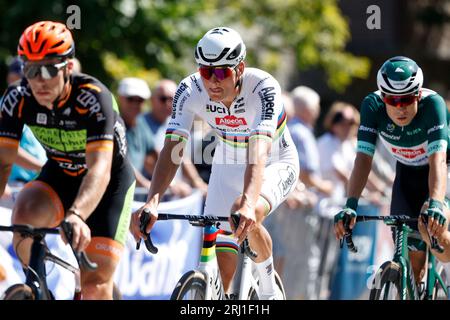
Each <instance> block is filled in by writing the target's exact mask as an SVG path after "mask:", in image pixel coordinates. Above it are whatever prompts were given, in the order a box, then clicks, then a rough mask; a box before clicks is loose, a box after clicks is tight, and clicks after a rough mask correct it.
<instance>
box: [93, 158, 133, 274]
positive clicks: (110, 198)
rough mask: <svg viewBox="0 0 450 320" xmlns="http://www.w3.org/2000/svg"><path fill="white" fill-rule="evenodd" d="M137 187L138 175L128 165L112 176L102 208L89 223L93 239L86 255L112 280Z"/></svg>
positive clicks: (124, 239)
mask: <svg viewBox="0 0 450 320" xmlns="http://www.w3.org/2000/svg"><path fill="white" fill-rule="evenodd" d="M134 188H135V178H134V172H133V169H132V167H131V166H130V165H129V164H128V162H126V163H125V164H124V165H123V166H122V167H121V168H120V169H119V170H117V171H116V172H115V173H113V174H112V176H111V181H110V183H109V184H108V187H107V188H106V191H105V193H104V195H103V197H102V199H101V200H100V203H99V205H98V206H97V208H96V209H95V210H94V212H93V213H92V214H91V215H90V216H89V218H88V219H87V220H86V223H87V225H88V226H89V228H90V230H91V237H92V240H91V242H90V244H89V246H88V247H87V248H86V253H87V254H88V255H89V257H91V258H92V259H93V260H94V261H96V262H98V263H99V262H100V263H101V265H99V272H100V273H105V275H107V276H109V277H110V276H112V273H113V272H114V269H115V267H116V265H117V263H118V261H119V259H120V256H121V254H122V251H123V248H124V245H125V242H126V240H127V236H128V230H129V225H130V218H131V206H132V201H133V194H134Z"/></svg>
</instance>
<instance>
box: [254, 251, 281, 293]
mask: <svg viewBox="0 0 450 320" xmlns="http://www.w3.org/2000/svg"><path fill="white" fill-rule="evenodd" d="M255 264H256V269H257V270H258V274H259V293H260V295H261V297H262V298H263V299H264V297H268V296H273V295H275V293H276V287H277V284H276V282H275V269H274V267H273V257H272V256H270V257H269V258H268V259H267V260H265V261H263V262H259V263H255Z"/></svg>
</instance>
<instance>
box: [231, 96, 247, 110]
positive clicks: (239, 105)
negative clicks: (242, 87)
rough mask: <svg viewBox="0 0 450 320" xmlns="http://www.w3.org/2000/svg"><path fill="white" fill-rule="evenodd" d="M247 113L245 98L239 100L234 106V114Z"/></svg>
mask: <svg viewBox="0 0 450 320" xmlns="http://www.w3.org/2000/svg"><path fill="white" fill-rule="evenodd" d="M244 112H245V103H244V98H239V99H238V100H237V101H236V104H235V105H234V113H244Z"/></svg>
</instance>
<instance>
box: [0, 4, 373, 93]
mask: <svg viewBox="0 0 450 320" xmlns="http://www.w3.org/2000/svg"><path fill="white" fill-rule="evenodd" d="M72 4H73V2H71V1H54V0H40V1H29V0H15V1H6V0H0V12H2V19H1V20H0V61H6V59H7V57H10V56H11V55H13V54H14V53H15V50H16V46H17V42H18V39H19V37H20V35H21V33H22V31H23V30H24V29H25V28H26V26H28V25H30V24H32V23H34V22H36V21H39V20H56V21H60V22H66V21H67V20H68V19H69V17H70V14H69V13H67V12H66V10H67V8H68V7H69V6H70V5H72ZM76 5H78V6H79V8H80V9H81V10H80V11H81V17H80V20H81V28H80V29H79V30H77V29H73V34H74V38H75V42H76V55H77V57H78V58H79V59H80V61H81V63H82V66H83V71H84V72H86V73H90V74H92V75H94V76H96V77H98V78H99V79H101V80H102V81H104V82H105V83H106V84H108V85H112V84H114V83H116V80H117V79H120V78H122V77H124V76H140V77H143V78H145V79H146V80H147V81H148V82H149V84H150V85H153V84H154V83H155V82H156V81H157V80H158V79H160V78H161V77H168V78H172V79H174V80H176V81H179V80H181V79H182V78H183V77H184V76H186V75H188V74H189V73H191V72H193V71H194V70H195V65H194V59H193V52H194V47H195V44H196V43H197V41H198V40H199V39H200V37H201V36H202V35H203V34H204V33H205V32H206V31H207V30H208V29H210V28H212V27H215V26H219V25H227V26H231V27H234V28H236V29H237V30H238V31H239V32H240V33H241V35H242V37H243V39H244V41H245V42H246V44H247V47H248V55H247V56H248V58H247V64H248V65H251V66H256V67H259V68H262V69H266V70H267V71H269V72H274V71H275V70H277V68H278V67H279V66H281V65H282V64H283V61H284V58H283V57H285V55H286V54H291V55H293V56H295V61H296V64H297V65H296V66H292V67H289V70H297V69H298V70H305V69H308V68H311V67H317V66H318V67H321V68H323V69H324V70H325V72H326V74H327V77H328V85H329V86H330V87H331V88H333V89H334V90H336V91H339V92H341V91H343V90H344V89H345V87H346V86H348V85H349V84H350V83H351V81H352V79H353V78H365V77H367V75H368V72H369V67H370V63H369V60H368V59H367V58H364V57H356V56H353V55H352V54H350V53H348V52H346V51H345V45H346V43H347V42H348V41H349V40H350V39H349V38H350V34H349V29H348V23H347V21H346V20H345V18H344V17H343V16H342V14H341V12H340V10H339V7H338V5H337V0H283V1H279V0H245V1H238V0H231V1H230V0H229V1H223V0H183V1H177V0H165V1H164V0H96V1H92V0H82V1H77V3H76ZM72 18H73V17H72ZM2 68H3V70H4V66H2ZM3 70H1V71H3ZM2 73H3V72H2ZM3 74H4V73H3Z"/></svg>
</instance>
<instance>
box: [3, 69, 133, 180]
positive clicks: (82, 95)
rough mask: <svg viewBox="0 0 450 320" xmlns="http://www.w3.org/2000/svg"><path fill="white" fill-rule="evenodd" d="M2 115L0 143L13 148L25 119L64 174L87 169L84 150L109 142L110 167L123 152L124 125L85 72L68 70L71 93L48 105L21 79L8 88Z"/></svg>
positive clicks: (113, 103)
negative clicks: (51, 106) (50, 107)
mask: <svg viewBox="0 0 450 320" xmlns="http://www.w3.org/2000/svg"><path fill="white" fill-rule="evenodd" d="M1 114H2V117H1V118H0V146H7V147H8V146H10V147H13V148H16V147H17V145H18V144H19V140H20V138H21V135H22V129H23V126H24V124H26V125H27V126H29V127H30V129H31V130H32V132H33V134H34V135H35V137H36V138H37V139H38V140H39V142H40V143H41V144H42V146H43V147H44V148H45V150H46V152H47V157H48V159H49V161H51V162H55V163H56V164H58V166H59V168H61V169H62V170H63V172H64V173H66V174H68V175H71V176H77V175H81V174H82V173H83V172H84V171H85V170H86V168H87V167H86V151H91V150H99V149H104V148H111V147H113V163H112V168H113V172H114V170H115V169H116V168H119V167H120V166H121V164H122V162H123V159H124V158H125V157H126V140H125V126H124V123H123V120H122V119H121V118H120V116H119V109H118V106H117V102H116V101H115V99H114V96H113V95H112V94H111V92H110V91H109V90H108V89H107V88H106V87H105V86H104V85H103V84H102V83H101V82H100V81H98V80H97V79H95V78H94V77H91V76H89V75H86V74H73V75H71V76H70V89H69V93H68V94H67V95H66V96H65V97H64V98H63V99H61V100H59V101H58V102H56V103H55V105H54V107H53V109H52V110H49V109H48V108H47V107H44V106H41V105H40V104H39V103H38V102H37V101H36V99H35V98H34V96H33V95H32V93H31V88H30V86H29V84H28V81H27V80H26V79H25V78H23V79H22V80H21V81H20V82H17V83H15V84H13V85H11V86H10V87H9V88H8V89H7V91H6V93H5V94H4V96H3V99H2V106H1ZM111 142H113V144H112V143H111Z"/></svg>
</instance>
